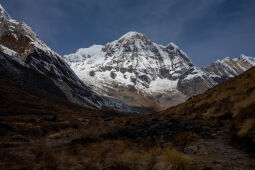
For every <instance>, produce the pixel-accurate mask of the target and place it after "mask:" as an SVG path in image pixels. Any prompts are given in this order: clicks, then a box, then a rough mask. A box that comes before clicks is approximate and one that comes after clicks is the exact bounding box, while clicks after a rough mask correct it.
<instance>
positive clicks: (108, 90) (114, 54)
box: [64, 32, 217, 110]
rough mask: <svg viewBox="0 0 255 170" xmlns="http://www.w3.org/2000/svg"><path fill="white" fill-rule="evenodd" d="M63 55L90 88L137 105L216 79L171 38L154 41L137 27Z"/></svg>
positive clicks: (197, 89) (168, 100) (162, 103)
mask: <svg viewBox="0 0 255 170" xmlns="http://www.w3.org/2000/svg"><path fill="white" fill-rule="evenodd" d="M64 59H65V61H66V62H67V63H68V64H69V65H70V66H71V68H72V69H73V70H74V72H75V73H76V74H77V75H78V77H80V78H81V79H82V81H84V82H85V83H86V84H87V85H89V86H90V87H91V88H92V89H93V90H95V91H97V92H98V93H100V94H102V95H106V96H111V97H113V98H117V99H119V100H121V101H122V102H124V103H127V104H129V105H132V106H137V107H141V106H142V107H154V108H156V110H160V109H163V108H165V107H169V106H172V105H176V104H178V103H181V102H183V101H185V100H186V99H187V98H188V97H190V96H193V95H197V94H200V93H202V92H204V91H205V90H207V89H208V88H211V87H213V86H215V85H216V84H217V81H215V80H214V79H213V76H210V75H209V73H208V72H206V71H204V70H202V69H200V68H199V67H197V66H195V65H194V64H193V63H192V61H191V60H190V59H189V58H188V56H187V55H186V54H185V53H184V52H183V51H182V50H180V49H179V47H178V46H177V45H175V44H174V43H169V44H168V45H167V46H163V45H158V44H156V43H154V42H152V41H150V40H149V39H148V38H147V37H146V36H145V35H143V34H141V33H138V32H128V33H127V34H125V35H123V36H121V37H120V38H119V39H118V40H115V41H113V42H110V43H107V44H106V45H104V46H103V45H93V46H91V47H89V48H82V49H79V50H78V51H77V52H76V53H75V54H70V55H66V56H64Z"/></svg>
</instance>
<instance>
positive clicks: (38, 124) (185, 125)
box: [0, 76, 255, 170]
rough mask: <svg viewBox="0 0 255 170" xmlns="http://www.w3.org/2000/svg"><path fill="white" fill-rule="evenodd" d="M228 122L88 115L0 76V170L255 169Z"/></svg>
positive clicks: (251, 156)
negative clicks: (236, 141)
mask: <svg viewBox="0 0 255 170" xmlns="http://www.w3.org/2000/svg"><path fill="white" fill-rule="evenodd" d="M46 99H47V100H46ZM229 121H230V120H228V119H223V120H214V119H212V120H210V121H209V120H205V119H203V118H202V117H196V118H184V117H172V116H167V115H164V114H163V115H162V114H155V115H142V114H128V115H123V114H120V113H117V112H114V111H96V110H90V109H85V108H82V107H79V106H76V105H73V104H70V103H67V102H66V101H63V100H61V99H59V98H56V97H54V96H50V95H48V94H46V93H42V92H41V91H37V90H36V89H22V88H20V87H19V85H18V84H15V83H14V82H10V81H9V79H8V77H7V78H6V77H4V76H1V77H0V169H104V170H116V169H245V170H249V169H251V170H252V169H255V159H254V154H253V153H249V152H247V151H244V150H243V149H241V148H240V149H238V148H239V147H237V146H236V145H235V143H233V142H232V137H231V135H230V134H231V133H230V131H231V127H232V124H231V122H229ZM188 146H198V148H196V147H195V149H193V150H192V149H191V150H190V151H185V152H186V153H184V150H185V149H184V148H186V147H188ZM191 148H192V147H191ZM186 150H187V148H186Z"/></svg>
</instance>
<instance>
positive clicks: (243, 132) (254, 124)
mask: <svg viewBox="0 0 255 170" xmlns="http://www.w3.org/2000/svg"><path fill="white" fill-rule="evenodd" d="M254 129H255V119H248V120H246V121H245V122H244V124H243V125H242V127H241V129H240V130H239V132H238V136H240V137H244V136H247V134H248V133H249V132H250V131H251V130H254Z"/></svg>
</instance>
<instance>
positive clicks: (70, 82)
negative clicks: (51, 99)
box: [0, 5, 134, 112]
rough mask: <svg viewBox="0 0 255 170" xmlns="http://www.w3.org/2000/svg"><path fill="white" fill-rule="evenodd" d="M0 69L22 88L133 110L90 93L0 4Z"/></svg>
mask: <svg viewBox="0 0 255 170" xmlns="http://www.w3.org/2000/svg"><path fill="white" fill-rule="evenodd" d="M0 72H1V74H8V75H10V77H12V80H13V81H17V82H19V84H20V86H22V88H27V89H30V88H31V87H32V88H39V89H41V90H43V91H45V92H48V93H51V94H54V95H57V96H59V97H61V98H63V99H66V100H69V101H71V102H73V103H76V104H79V105H82V106H85V107H89V108H97V109H100V108H107V109H116V110H120V111H126V112H133V111H134V110H133V109H132V108H130V107H129V106H127V105H125V104H123V103H121V102H119V101H118V100H116V99H112V98H109V97H103V96H100V95H98V94H97V93H95V92H93V91H92V90H91V88H90V87H88V86H86V85H85V84H84V82H82V81H81V80H80V79H79V78H78V77H77V76H76V74H75V73H74V72H73V71H72V69H70V67H69V66H68V65H67V64H66V63H65V61H64V60H63V59H62V57H61V56H59V55H58V54H57V53H55V52H54V51H52V50H51V49H50V48H49V47H48V46H47V45H46V44H45V43H44V42H42V41H41V40H40V39H39V38H38V37H37V36H36V34H35V33H34V32H33V30H32V29H31V28H30V27H29V26H27V25H26V24H25V23H22V22H17V21H15V20H13V19H12V18H11V17H10V16H9V15H8V13H7V12H6V11H5V10H4V8H3V7H2V6H1V5H0ZM28 87H29V88H28Z"/></svg>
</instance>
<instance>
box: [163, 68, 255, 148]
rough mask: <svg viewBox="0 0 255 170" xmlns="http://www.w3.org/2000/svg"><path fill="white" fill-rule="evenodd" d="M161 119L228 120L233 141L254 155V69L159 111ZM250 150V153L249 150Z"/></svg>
mask: <svg viewBox="0 0 255 170" xmlns="http://www.w3.org/2000/svg"><path fill="white" fill-rule="evenodd" d="M161 115H165V116H166V115H167V116H173V115H176V116H184V117H188V118H191V117H203V118H205V119H208V120H210V119H213V120H229V121H230V123H231V125H232V127H231V129H232V131H231V133H232V134H233V137H236V138H235V140H236V141H238V140H241V141H242V142H246V143H243V144H244V147H247V145H246V144H248V145H249V146H251V147H249V151H254V144H255V68H254V67H253V68H251V69H250V70H248V71H246V72H245V73H243V74H241V75H240V76H237V77H235V78H232V79H230V80H229V81H227V82H225V83H223V84H221V85H219V86H217V87H215V88H212V89H210V90H208V91H206V92H205V93H204V94H201V95H198V96H196V97H194V98H191V99H189V100H188V101H187V102H185V103H183V104H180V105H178V106H176V107H172V108H169V109H167V110H166V111H163V112H162V113H161ZM251 149H252V150H251Z"/></svg>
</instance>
